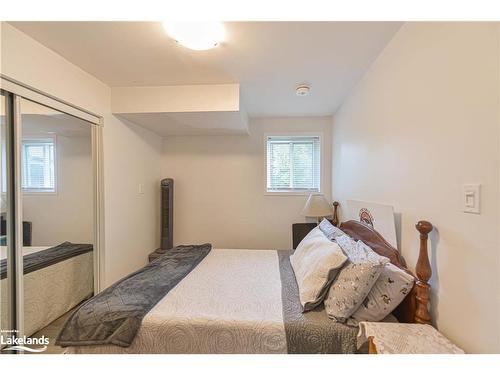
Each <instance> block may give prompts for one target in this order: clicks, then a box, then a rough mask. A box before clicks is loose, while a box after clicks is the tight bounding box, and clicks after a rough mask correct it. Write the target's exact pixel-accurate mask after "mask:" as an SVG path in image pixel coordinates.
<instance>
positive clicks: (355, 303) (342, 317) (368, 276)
mask: <svg viewBox="0 0 500 375" xmlns="http://www.w3.org/2000/svg"><path fill="white" fill-rule="evenodd" d="M336 241H337V243H338V244H339V245H340V247H341V248H342V250H343V251H344V252H345V253H346V254H347V257H348V258H349V260H348V261H347V262H346V265H345V266H344V267H343V268H342V269H341V270H340V272H339V273H338V275H337V278H336V279H335V281H334V282H333V284H332V286H331V287H330V290H329V291H328V294H327V296H326V298H325V310H326V313H327V314H328V316H329V317H330V318H332V319H334V320H335V321H339V322H345V321H346V320H347V318H349V317H350V316H351V315H352V314H353V313H354V312H355V311H356V310H357V309H358V308H359V306H360V305H361V304H362V303H363V300H364V299H365V298H366V296H367V295H368V293H369V292H370V290H371V289H372V286H373V285H374V284H375V282H376V281H377V279H378V277H379V276H380V273H381V272H382V269H383V268H384V266H385V264H386V263H388V262H389V259H388V258H386V257H383V256H380V255H378V254H377V253H376V252H374V251H373V250H372V249H370V247H369V246H367V245H365V244H364V243H363V242H362V241H358V242H356V241H354V240H353V239H352V238H351V237H349V236H340V237H337V239H336Z"/></svg>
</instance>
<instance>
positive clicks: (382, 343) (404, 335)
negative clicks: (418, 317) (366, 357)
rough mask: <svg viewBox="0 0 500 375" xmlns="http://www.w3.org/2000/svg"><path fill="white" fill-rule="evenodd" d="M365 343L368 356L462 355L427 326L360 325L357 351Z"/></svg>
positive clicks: (433, 329) (461, 351) (459, 350)
mask: <svg viewBox="0 0 500 375" xmlns="http://www.w3.org/2000/svg"><path fill="white" fill-rule="evenodd" d="M367 341H368V352H369V354H464V351H463V350H462V349H460V348H459V347H458V346H456V345H455V344H453V343H452V342H451V341H450V340H448V339H447V338H446V337H444V336H443V335H442V334H441V333H440V332H439V331H438V330H437V329H435V328H434V327H432V326H431V325H429V324H407V323H382V322H377V323H375V322H361V323H360V324H359V333H358V349H359V348H360V347H361V346H362V345H363V344H364V343H366V342H367Z"/></svg>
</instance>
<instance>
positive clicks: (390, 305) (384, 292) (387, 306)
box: [347, 263, 415, 326]
mask: <svg viewBox="0 0 500 375" xmlns="http://www.w3.org/2000/svg"><path fill="white" fill-rule="evenodd" d="M414 281H415V279H414V278H413V276H412V275H410V274H409V273H408V272H405V271H404V270H402V269H401V268H399V267H396V266H395V265H394V264H392V263H387V264H386V265H385V267H384V268H383V269H382V272H381V274H380V276H379V278H378V279H377V281H376V282H375V284H374V285H373V288H372V290H371V291H370V293H368V295H367V296H366V298H365V300H364V301H363V303H362V304H361V306H360V307H359V309H357V310H356V312H355V313H354V314H353V315H352V316H351V317H350V318H349V320H348V321H347V324H349V325H352V326H357V325H358V324H359V322H379V321H381V320H382V319H384V318H385V317H386V316H387V315H389V314H390V313H391V312H392V310H394V309H395V308H396V307H398V305H399V304H400V303H401V301H402V300H403V299H404V298H405V297H406V296H407V294H408V293H410V290H411V288H412V287H413V283H414Z"/></svg>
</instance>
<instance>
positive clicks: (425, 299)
mask: <svg viewBox="0 0 500 375" xmlns="http://www.w3.org/2000/svg"><path fill="white" fill-rule="evenodd" d="M415 227H416V228H417V230H418V231H419V233H420V252H419V255H418V261H417V266H416V267H415V273H416V275H417V280H416V283H415V289H416V309H415V323H422V324H431V314H430V312H429V300H430V292H431V287H430V285H429V279H430V278H431V276H432V269H431V264H430V262H429V255H428V252H427V239H428V237H429V236H428V235H429V233H430V232H431V231H432V224H431V223H429V222H428V221H419V222H418V223H417V225H416V226H415Z"/></svg>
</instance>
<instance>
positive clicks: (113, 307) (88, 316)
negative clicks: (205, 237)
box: [56, 244, 212, 347]
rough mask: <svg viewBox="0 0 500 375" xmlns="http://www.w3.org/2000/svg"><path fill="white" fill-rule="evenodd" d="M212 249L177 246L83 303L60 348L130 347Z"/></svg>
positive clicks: (62, 334) (60, 340) (59, 341)
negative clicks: (157, 308) (156, 308)
mask: <svg viewBox="0 0 500 375" xmlns="http://www.w3.org/2000/svg"><path fill="white" fill-rule="evenodd" d="M211 249H212V245H210V244H203V245H189V246H177V247H175V248H173V249H171V250H168V251H167V252H166V253H165V255H162V256H161V257H159V258H158V259H156V260H154V261H153V262H151V263H149V264H148V265H146V266H145V267H143V268H141V269H140V270H138V271H136V272H134V273H132V274H131V275H128V276H127V277H125V278H123V279H122V280H120V281H118V282H116V283H115V284H113V285H112V286H110V287H109V288H107V289H105V290H104V291H103V292H102V293H99V294H98V295H96V296H94V297H92V298H91V299H89V300H88V301H86V302H85V303H83V304H82V305H81V306H80V307H79V308H78V309H77V310H76V311H75V312H74V313H73V314H72V315H71V317H70V318H69V319H68V320H67V321H66V323H65V325H64V327H63V329H62V330H61V332H60V333H59V336H58V337H57V339H56V345H59V346H81V345H106V344H113V345H118V346H121V347H128V346H130V344H131V343H132V341H133V340H134V337H135V335H136V333H137V331H138V329H139V327H140V325H141V322H142V319H143V318H144V316H145V315H146V314H147V313H148V312H149V311H150V310H151V309H152V308H153V307H154V306H155V305H156V304H157V303H158V301H160V300H161V299H162V298H163V297H164V296H165V295H166V294H167V293H168V292H169V291H170V290H171V289H173V288H174V287H175V286H176V285H177V284H178V283H179V282H180V281H181V280H182V279H183V278H184V277H185V276H186V275H187V274H189V273H190V272H191V271H192V270H193V269H194V268H195V267H196V266H197V265H198V264H199V263H200V262H201V261H202V260H203V259H204V258H205V257H206V256H207V254H208V253H209V252H210V250H211Z"/></svg>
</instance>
